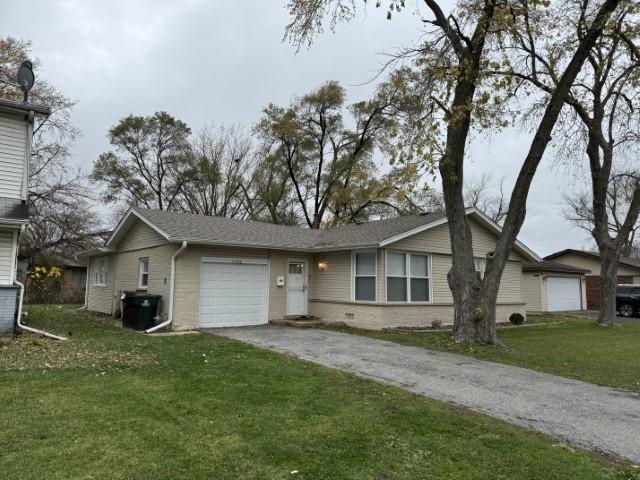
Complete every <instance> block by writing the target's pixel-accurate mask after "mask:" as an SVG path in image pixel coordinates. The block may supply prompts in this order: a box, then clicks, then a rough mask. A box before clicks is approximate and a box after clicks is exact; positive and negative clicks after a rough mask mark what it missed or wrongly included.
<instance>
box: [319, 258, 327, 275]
mask: <svg viewBox="0 0 640 480" xmlns="http://www.w3.org/2000/svg"><path fill="white" fill-rule="evenodd" d="M326 269H327V262H325V261H324V260H321V261H319V262H318V270H320V271H321V272H324V271H325V270H326Z"/></svg>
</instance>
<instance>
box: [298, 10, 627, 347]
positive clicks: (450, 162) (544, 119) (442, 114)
mask: <svg viewBox="0 0 640 480" xmlns="http://www.w3.org/2000/svg"><path fill="white" fill-rule="evenodd" d="M621 1H622V0H604V1H602V2H599V4H598V7H597V8H596V9H595V11H594V12H593V13H592V14H590V15H589V16H588V19H586V21H585V26H586V27H585V29H584V31H583V32H582V33H581V35H580V37H579V38H578V39H576V41H575V43H574V45H572V46H571V47H570V48H569V49H568V51H569V55H568V57H569V58H567V60H566V61H564V62H562V64H561V65H560V66H559V69H560V71H561V73H560V75H559V77H558V82H557V84H556V85H555V88H554V91H553V92H552V93H551V94H550V95H548V97H547V98H546V99H545V108H544V113H543V114H542V115H541V117H540V118H539V120H538V121H537V123H536V124H537V126H536V127H535V129H534V134H533V138H532V140H531V143H530V147H529V151H528V153H527V154H526V156H525V158H524V160H523V162H522V166H521V168H520V171H519V174H518V177H517V179H516V182H515V186H514V189H513V191H512V193H511V196H510V197H511V198H510V202H509V208H508V212H507V215H506V216H505V219H504V223H503V228H502V233H501V234H500V236H499V238H498V242H497V245H496V248H495V249H494V251H492V252H488V253H487V266H486V270H485V274H484V278H480V276H479V275H478V274H477V273H476V271H475V265H474V259H473V248H472V238H471V228H470V225H469V223H468V221H467V217H466V208H465V202H464V192H463V185H464V164H465V162H464V160H465V153H466V147H467V141H468V139H469V134H470V131H471V129H472V126H473V125H476V126H478V127H479V128H483V127H486V126H487V125H491V124H495V123H496V117H495V112H496V109H495V108H491V107H495V106H500V103H501V94H502V92H503V91H504V90H505V89H507V91H508V93H510V94H513V95H517V93H518V92H517V91H513V90H511V89H510V88H509V87H511V80H512V78H513V76H512V75H502V76H501V75H495V76H494V75H492V71H493V70H495V69H496V67H497V68H498V69H500V68H501V67H502V66H503V64H505V63H508V60H509V57H508V53H509V51H510V49H511V47H512V46H513V43H512V42H517V41H518V38H519V35H516V34H519V33H521V32H526V29H527V25H528V24H530V21H534V20H535V18H536V16H537V15H538V12H539V11H540V10H543V9H545V8H547V7H546V3H545V2H528V1H527V0H520V1H515V2H507V1H503V0H483V1H471V0H469V1H462V2H459V5H458V7H457V8H456V9H454V10H452V11H450V12H448V13H445V10H444V9H443V7H442V6H441V2H438V1H437V0H424V5H425V6H426V8H427V10H428V12H429V14H430V16H429V17H428V18H423V19H422V20H423V22H424V23H425V24H426V25H429V26H430V27H431V28H432V30H431V31H430V32H427V34H426V35H425V39H424V41H423V46H422V48H421V52H420V53H421V56H420V59H419V64H418V67H419V68H420V69H421V72H422V75H421V77H420V78H422V82H421V83H422V85H421V86H422V87H423V88H421V89H420V91H422V92H425V95H423V97H422V98H421V99H418V100H420V101H421V103H422V104H423V105H425V108H424V109H418V110H419V112H418V113H421V112H425V111H426V112H427V113H426V114H423V115H421V120H420V121H419V122H412V124H411V127H413V128H412V130H413V132H414V134H415V133H417V134H423V135H424V134H425V132H426V133H427V134H426V135H425V137H426V139H425V140H424V141H414V142H413V143H414V144H416V145H417V147H418V148H417V155H420V156H422V157H423V158H427V161H429V160H430V161H433V162H434V163H435V164H436V165H437V168H438V170H439V172H440V176H441V179H442V188H443V194H444V203H445V207H446V216H447V220H448V227H449V232H450V235H451V238H453V239H456V240H455V241H454V242H452V253H453V266H452V268H451V270H450V272H449V275H448V279H449V286H450V288H451V290H452V293H453V298H454V304H455V320H454V336H455V338H456V339H457V340H458V341H473V342H478V343H495V342H497V335H496V327H495V313H496V302H497V296H498V289H499V286H500V280H501V278H502V273H503V271H504V268H505V266H506V262H507V260H508V258H509V255H510V253H511V251H512V249H513V247H514V244H515V242H516V238H517V235H518V233H519V232H520V229H521V227H522V224H523V222H524V219H525V215H526V201H527V196H528V193H529V190H530V187H531V182H532V180H533V177H534V176H535V173H536V170H537V169H538V166H539V164H540V161H541V160H542V156H543V154H544V153H545V150H546V148H547V145H548V144H549V141H550V139H551V133H552V131H553V129H554V126H555V124H556V121H557V119H558V116H559V115H560V112H561V110H562V108H563V106H564V104H565V101H566V100H567V97H568V95H569V92H570V89H571V88H572V86H573V85H574V82H575V79H576V77H577V75H578V74H579V72H580V70H581V69H582V66H583V64H584V62H585V61H586V60H587V58H588V56H589V53H590V51H591V49H592V48H593V46H594V45H595V43H596V42H597V40H598V38H599V37H600V35H601V34H602V31H603V29H604V27H605V25H606V23H607V22H608V21H609V19H610V18H611V16H612V14H613V13H614V11H616V9H617V7H618V5H619V4H620V3H621ZM404 3H405V2H404V1H402V0H398V1H393V0H392V1H390V2H389V11H390V12H391V11H397V10H400V9H402V7H403V6H404ZM622 3H625V2H622ZM379 4H380V3H379ZM288 7H289V11H290V13H291V15H292V17H293V20H292V22H291V23H290V24H289V26H288V30H287V34H288V38H290V39H291V40H293V41H294V42H296V43H298V45H300V44H301V43H304V42H310V41H311V40H312V39H313V37H314V35H315V34H316V33H317V32H318V31H320V30H321V28H322V24H323V19H324V17H325V16H329V18H330V22H331V24H335V23H336V22H339V21H344V20H349V19H351V18H352V17H353V10H354V8H355V2H354V1H351V0H349V1H347V0H324V1H318V0H291V1H290V2H289V3H288ZM512 13H513V15H511V14H512ZM576 20H577V19H576ZM514 32H515V33H516V34H514ZM502 58H505V59H504V60H501V59H502ZM496 62H497V63H498V65H496ZM419 86H420V85H419ZM425 86H426V87H427V88H424V87H425ZM440 120H442V121H443V123H444V125H445V126H446V131H445V132H443V133H442V136H441V137H443V138H442V140H443V141H442V142H441V143H440V142H439V141H438V124H439V123H440ZM416 127H417V128H416ZM425 127H426V128H425ZM430 139H431V140H430ZM431 145H433V148H430V146H431ZM430 153H431V156H429V154H430Z"/></svg>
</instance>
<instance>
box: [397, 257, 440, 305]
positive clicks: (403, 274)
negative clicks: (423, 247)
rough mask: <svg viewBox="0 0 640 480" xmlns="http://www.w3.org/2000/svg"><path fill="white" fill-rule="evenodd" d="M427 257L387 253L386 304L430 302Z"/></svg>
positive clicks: (428, 263)
mask: <svg viewBox="0 0 640 480" xmlns="http://www.w3.org/2000/svg"><path fill="white" fill-rule="evenodd" d="M429 270H430V262H429V255H424V254H417V253H405V252H387V302H429V301H431V295H430V292H431V285H430V278H431V275H430V271H429Z"/></svg>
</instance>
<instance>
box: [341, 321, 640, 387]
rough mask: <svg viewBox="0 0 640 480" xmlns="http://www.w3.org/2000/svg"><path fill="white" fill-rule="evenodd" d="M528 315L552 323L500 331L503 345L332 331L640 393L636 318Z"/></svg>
mask: <svg viewBox="0 0 640 480" xmlns="http://www.w3.org/2000/svg"><path fill="white" fill-rule="evenodd" d="M530 317H531V319H532V322H533V323H544V322H552V323H550V324H546V325H545V324H542V325H536V326H532V327H521V328H502V329H500V330H499V331H498V336H499V338H500V339H501V340H502V342H503V343H504V347H503V348H500V347H490V346H487V347H483V346H480V347H478V346H471V345H465V344H459V343H456V342H454V341H453V339H452V337H451V334H449V333H446V332H438V333H411V334H407V333H386V332H373V331H367V330H358V329H353V328H347V327H340V328H337V329H336V330H339V331H344V332H349V333H355V334H359V335H366V336H368V337H373V338H379V339H382V340H390V341H393V342H397V343H402V344H405V345H412V346H417V347H423V348H427V349H433V350H442V351H446V352H454V353H461V354H463V355H470V356H473V357H477V358H481V359H483V360H490V361H492V362H500V363H507V364H509V365H517V366H520V367H525V368H530V369H533V370H539V371H542V372H547V373H553V374H555V375H560V376H563V377H570V378H576V379H579V380H584V381H586V382H592V383H597V384H600V385H608V386H612V387H620V388H625V389H628V390H635V391H638V392H640V322H620V324H619V325H617V326H616V327H615V328H611V329H609V328H604V327H599V326H597V325H596V324H595V322H594V321H593V320H587V319H576V318H569V317H565V318H562V317H557V316H545V315H530Z"/></svg>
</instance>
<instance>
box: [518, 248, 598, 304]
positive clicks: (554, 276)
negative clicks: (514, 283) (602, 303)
mask: <svg viewBox="0 0 640 480" xmlns="http://www.w3.org/2000/svg"><path fill="white" fill-rule="evenodd" d="M586 273H588V270H583V269H580V268H575V267H570V266H568V265H564V264H562V263H558V262H551V261H548V260H545V261H542V262H524V263H523V264H522V297H523V299H524V300H525V302H527V311H528V312H568V311H572V310H584V309H585V308H586V300H585V299H586V294H585V283H586V282H585V274H586Z"/></svg>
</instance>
